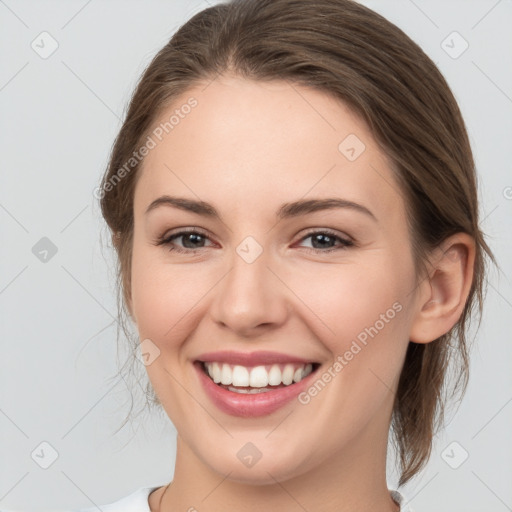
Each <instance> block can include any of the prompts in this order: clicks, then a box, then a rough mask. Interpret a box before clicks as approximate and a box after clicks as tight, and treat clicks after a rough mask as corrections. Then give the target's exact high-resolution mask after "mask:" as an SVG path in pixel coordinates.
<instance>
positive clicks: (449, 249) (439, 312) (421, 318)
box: [409, 233, 475, 343]
mask: <svg viewBox="0 0 512 512" xmlns="http://www.w3.org/2000/svg"><path fill="white" fill-rule="evenodd" d="M429 263H430V267H431V270H430V272H429V275H428V277H427V278H426V279H425V280H424V282H423V283H422V284H421V285H420V290H419V293H418V303H417V311H416V312H415V317H414V320H413V324H412V326H411V332H410V334H409V339H410V341H413V342H415V343H430V342H431V341H434V340H435V339H437V338H439V337H440V336H442V335H443V334H446V333H447V332H448V331H450V329H451V328H452V327H453V326H454V325H455V324H456V323H457V321H458V320H459V318H460V316H461V314H462V312H463V310H464V306H465V304H466V301H467V298H468V295H469V292H470V290H471V284H472V282H473V270H474V263H475V243H474V241H473V239H472V237H471V236H469V235H467V234H466V233H457V234H455V235H452V236H451V237H449V238H447V239H446V240H445V241H444V242H443V243H442V244H441V246H440V247H438V248H437V249H436V250H435V251H434V253H433V254H432V257H431V258H430V261H429Z"/></svg>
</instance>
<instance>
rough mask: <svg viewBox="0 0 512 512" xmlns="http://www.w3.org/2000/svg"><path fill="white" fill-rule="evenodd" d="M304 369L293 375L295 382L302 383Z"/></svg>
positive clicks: (298, 369)
mask: <svg viewBox="0 0 512 512" xmlns="http://www.w3.org/2000/svg"><path fill="white" fill-rule="evenodd" d="M302 374H303V371H302V368H297V369H296V370H295V373H294V374H293V382H300V381H301V380H302Z"/></svg>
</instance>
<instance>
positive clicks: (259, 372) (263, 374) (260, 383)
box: [249, 366, 268, 388]
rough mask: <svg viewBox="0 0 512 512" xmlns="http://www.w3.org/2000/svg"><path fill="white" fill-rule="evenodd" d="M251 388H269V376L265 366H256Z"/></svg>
mask: <svg viewBox="0 0 512 512" xmlns="http://www.w3.org/2000/svg"><path fill="white" fill-rule="evenodd" d="M249 386H251V387H252V388H264V387H266V386H268V374H267V370H265V367H264V366H255V367H254V368H253V369H252V370H251V374H250V376H249Z"/></svg>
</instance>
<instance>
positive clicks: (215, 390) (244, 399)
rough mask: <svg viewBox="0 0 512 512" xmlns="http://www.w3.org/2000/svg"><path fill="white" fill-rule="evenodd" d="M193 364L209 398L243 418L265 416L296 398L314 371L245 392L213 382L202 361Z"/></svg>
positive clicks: (232, 413)
mask: <svg viewBox="0 0 512 512" xmlns="http://www.w3.org/2000/svg"><path fill="white" fill-rule="evenodd" d="M194 366H195V368H196V371H197V372H198V374H199V380H200V381H201V384H202V386H203V388H204V390H205V392H206V394H207V395H208V396H209V398H210V400H211V401H212V402H213V403H214V404H215V405H216V406H217V407H218V408H219V409H220V410H221V411H223V412H225V413H227V414H230V415H232V416H241V417H244V418H249V417H256V416H266V415H268V414H272V413H273V412H275V411H277V410H278V409H280V408H281V407H283V406H284V405H286V404H287V403H288V402H291V401H292V400H293V399H294V398H296V397H297V396H298V395H299V394H300V393H301V392H302V391H303V390H304V389H305V388H307V387H308V385H309V382H310V380H311V379H312V377H313V375H315V374H316V371H314V372H312V373H310V374H309V375H308V376H307V377H305V378H304V379H302V380H301V381H300V382H296V383H294V384H290V385H289V386H286V387H282V388H278V389H274V390H272V391H265V392H262V393H255V394H247V393H236V392H235V391H229V390H227V389H224V388H223V387H221V386H218V385H217V384H215V382H213V380H212V379H210V377H208V376H207V375H206V373H205V372H204V370H203V367H202V363H200V362H195V363H194Z"/></svg>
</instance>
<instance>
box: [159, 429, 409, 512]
mask: <svg viewBox="0 0 512 512" xmlns="http://www.w3.org/2000/svg"><path fill="white" fill-rule="evenodd" d="M376 423H378V422H375V423H374V422H371V424H369V425H367V427H366V429H365V430H364V432H362V433H360V435H358V436H357V439H353V440H351V441H350V442H349V443H347V444H346V446H344V448H343V449H342V450H340V451H339V452H338V453H335V454H331V456H330V457H329V458H328V459H326V460H325V461H324V462H323V463H322V464H319V465H317V466H316V467H315V468H314V469H312V470H310V471H307V472H305V473H302V474H299V475H297V476H294V477H292V478H287V479H283V480H281V481H278V480H277V479H273V482H271V483H268V484H263V485H262V484H259V485H251V484H247V483H240V482H237V481H233V480H231V479H229V472H228V474H226V475H222V474H219V473H218V472H216V471H214V470H213V469H212V468H211V467H210V466H208V465H206V464H205V463H204V461H203V460H201V459H199V458H198V457H197V455H196V454H195V453H194V452H193V451H192V450H191V449H190V447H189V446H188V445H187V444H186V442H185V441H184V440H183V439H182V438H181V437H180V436H178V440H177V453H176V466H175V472H174V478H173V481H172V483H171V484H170V486H169V487H168V488H167V489H165V492H164V493H163V494H162V500H161V506H160V507H159V511H158V512H172V511H175V510H187V511H191V512H193V511H201V512H224V511H226V510H244V511H245V512H260V511H261V509H262V507H264V508H265V509H267V510H280V511H283V512H295V511H301V512H302V511H304V510H320V507H321V510H322V512H349V511H350V512H358V511H361V512H362V511H367V510H372V511H375V512H397V511H399V507H398V505H397V504H396V503H395V502H394V501H393V500H392V498H391V496H390V493H389V491H388V488H387V484H386V449H387V432H388V430H387V428H382V427H383V425H379V424H376ZM384 432H385V434H386V435H385V436H384V435H383V433H384ZM319 500H321V503H319Z"/></svg>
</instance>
